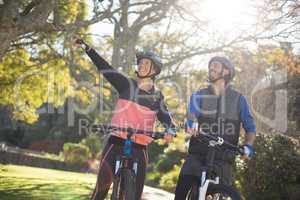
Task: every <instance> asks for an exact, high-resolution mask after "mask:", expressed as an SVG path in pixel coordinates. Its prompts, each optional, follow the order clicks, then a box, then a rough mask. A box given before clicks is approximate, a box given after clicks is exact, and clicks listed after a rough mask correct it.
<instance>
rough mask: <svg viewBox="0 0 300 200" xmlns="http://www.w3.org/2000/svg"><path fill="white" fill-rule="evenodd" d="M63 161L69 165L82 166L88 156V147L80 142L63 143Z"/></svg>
mask: <svg viewBox="0 0 300 200" xmlns="http://www.w3.org/2000/svg"><path fill="white" fill-rule="evenodd" d="M63 155H64V161H65V162H66V163H67V164H70V165H76V166H78V165H79V166H82V165H84V162H85V161H86V160H87V159H88V158H89V157H90V155H91V153H90V150H89V148H88V147H86V146H84V145H82V144H74V143H65V144H64V147H63Z"/></svg>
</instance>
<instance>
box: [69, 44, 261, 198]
mask: <svg viewBox="0 0 300 200" xmlns="http://www.w3.org/2000/svg"><path fill="white" fill-rule="evenodd" d="M74 43H75V44H76V45H77V46H80V47H82V48H83V49H84V50H85V52H86V53H87V55H88V56H89V57H90V59H91V60H92V61H93V63H94V64H95V65H96V67H97V68H98V70H99V71H100V72H101V73H102V74H103V76H104V77H105V78H106V79H107V80H108V81H109V82H110V83H111V84H112V85H113V86H114V88H115V89H116V90H117V92H118V93H119V99H118V100H117V102H116V107H115V110H114V112H113V116H112V120H111V124H112V125H113V126H116V127H131V128H135V129H141V130H145V131H152V130H153V128H154V125H155V120H156V118H157V119H158V120H159V121H160V122H161V123H162V124H163V125H164V127H165V128H166V130H165V136H164V139H165V140H167V141H171V140H172V138H173V137H174V136H175V135H176V131H175V124H174V123H173V121H172V118H171V115H170V113H169V112H168V109H167V106H166V105H165V102H164V96H163V94H162V93H161V92H160V91H158V90H157V89H156V88H155V84H154V81H155V77H156V76H157V75H158V74H159V73H160V72H161V70H162V68H163V63H162V61H161V59H160V58H159V57H158V56H157V55H156V54H155V53H153V52H140V53H138V54H137V55H136V59H137V68H136V71H135V73H136V76H137V78H136V80H134V79H131V78H129V77H127V76H125V75H124V74H122V73H120V72H119V71H118V70H116V69H114V68H113V67H112V66H111V65H110V64H109V63H108V62H106V61H105V60H104V59H103V58H102V57H101V56H99V54H97V52H96V51H95V50H94V49H93V48H91V47H90V46H89V45H87V44H86V43H85V42H84V41H83V40H82V39H80V38H75V42H74ZM208 70H209V81H210V83H211V84H210V86H209V87H208V88H205V89H201V90H199V91H197V92H195V93H193V94H192V96H191V98H190V103H189V107H188V114H187V122H186V126H187V132H188V133H190V134H191V135H192V137H191V139H190V145H189V150H188V152H189V154H188V156H187V158H186V159H185V163H184V164H183V167H182V169H181V172H180V175H179V179H178V183H177V187H176V192H175V200H184V199H186V195H187V193H188V191H189V189H190V187H191V186H192V183H193V181H195V177H196V176H199V173H201V172H199V168H200V167H201V166H202V165H203V159H205V157H206V153H207V146H208V144H207V142H205V140H201V137H200V135H198V130H200V129H201V130H202V131H204V132H207V133H210V134H216V135H221V137H222V138H224V139H225V140H226V141H228V142H230V143H232V144H235V145H237V144H238V139H239V135H240V125H241V124H242V126H243V128H244V129H245V132H246V134H245V142H244V145H243V146H244V150H245V154H244V155H243V156H242V158H243V159H245V160H246V159H250V158H251V156H252V154H253V147H252V145H253V142H254V140H255V132H256V130H255V124H254V121H253V118H252V116H251V114H250V112H249V107H248V104H247V102H246V99H245V97H244V96H243V95H241V94H240V93H238V92H237V91H235V90H234V89H232V88H231V87H230V85H229V82H230V80H232V78H233V77H234V66H233V64H232V63H231V62H230V61H229V60H228V59H227V58H225V57H213V58H212V59H211V60H210V61H209V64H208ZM220 128H221V130H218V129H220ZM126 135H127V134H126V133H125V132H117V133H116V132H112V133H111V134H110V137H109V140H108V142H107V144H106V146H105V148H104V150H103V152H102V156H101V162H100V169H99V173H98V178H97V183H96V187H95V190H94V192H93V195H92V197H91V200H103V199H105V197H106V195H107V193H108V190H109V188H110V185H111V183H112V180H113V169H115V158H116V157H117V156H118V155H121V151H122V147H123V145H124V141H125V139H126ZM199 138H200V139H199ZM133 141H134V143H133V156H134V157H135V158H137V159H138V161H139V165H138V170H137V177H136V179H137V180H136V181H137V184H136V187H137V188H136V191H137V199H138V200H139V199H141V196H142V192H143V187H144V180H145V172H146V166H147V162H148V152H147V145H148V144H149V143H150V142H151V141H152V138H151V137H149V136H147V135H143V134H136V135H135V137H134V139H133ZM233 162H234V154H233V153H232V152H230V151H224V150H222V149H220V150H217V152H216V161H215V164H216V171H217V172H218V175H219V176H220V177H221V182H222V183H223V184H227V185H230V184H231V167H232V164H233Z"/></svg>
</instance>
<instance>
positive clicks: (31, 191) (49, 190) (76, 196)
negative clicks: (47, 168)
mask: <svg viewBox="0 0 300 200" xmlns="http://www.w3.org/2000/svg"><path fill="white" fill-rule="evenodd" d="M93 188H94V186H93V185H91V184H87V183H80V182H67V181H61V182H53V181H49V182H47V180H43V179H26V178H18V177H1V176H0V199H1V200H12V199H13V200H86V199H89V197H90V195H91V193H92V191H93Z"/></svg>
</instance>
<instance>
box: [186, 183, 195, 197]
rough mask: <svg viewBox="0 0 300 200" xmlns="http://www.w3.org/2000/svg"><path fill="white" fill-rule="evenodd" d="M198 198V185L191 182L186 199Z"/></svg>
mask: <svg viewBox="0 0 300 200" xmlns="http://www.w3.org/2000/svg"><path fill="white" fill-rule="evenodd" d="M197 198H198V186H197V184H193V185H192V187H191V189H190V190H189V192H188V195H187V200H197Z"/></svg>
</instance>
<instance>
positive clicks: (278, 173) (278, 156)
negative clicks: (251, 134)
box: [237, 134, 300, 200]
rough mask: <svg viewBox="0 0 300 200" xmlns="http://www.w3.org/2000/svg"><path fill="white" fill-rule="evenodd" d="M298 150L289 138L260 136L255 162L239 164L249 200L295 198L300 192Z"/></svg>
mask: <svg viewBox="0 0 300 200" xmlns="http://www.w3.org/2000/svg"><path fill="white" fill-rule="evenodd" d="M298 147H299V146H298V144H297V142H296V140H293V139H291V138H289V137H288V136H284V135H280V134H275V135H262V134H261V135H258V136H257V139H256V144H255V151H256V153H255V156H254V157H253V159H252V160H251V161H249V162H248V163H247V165H246V164H245V163H237V179H238V182H239V183H240V186H241V188H240V189H241V192H242V194H243V195H244V197H245V199H249V200H252V199H255V200H265V199H273V200H276V199H292V198H291V196H292V195H293V193H294V192H296V191H297V190H299V183H297V182H299V180H298V181H297V177H299V175H300V168H299V166H300V156H299V152H297V149H298V151H299V148H298ZM295 188H298V189H295Z"/></svg>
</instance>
